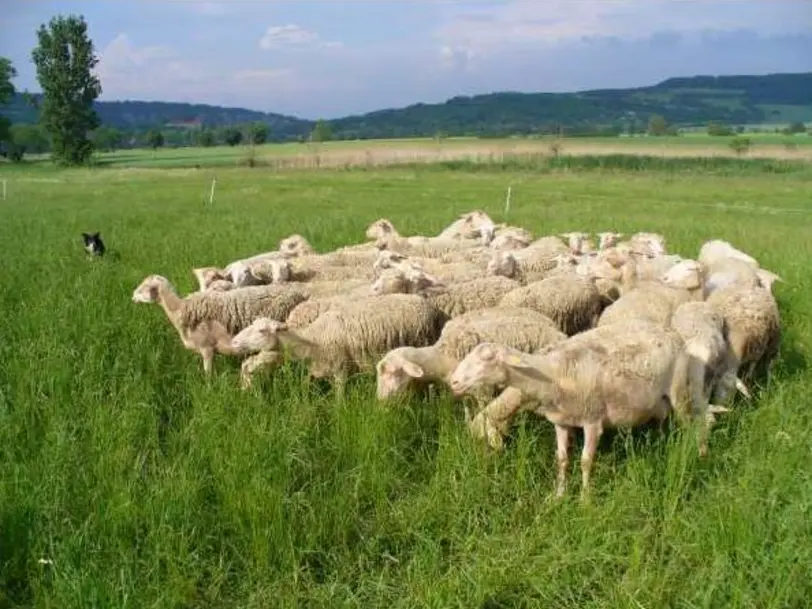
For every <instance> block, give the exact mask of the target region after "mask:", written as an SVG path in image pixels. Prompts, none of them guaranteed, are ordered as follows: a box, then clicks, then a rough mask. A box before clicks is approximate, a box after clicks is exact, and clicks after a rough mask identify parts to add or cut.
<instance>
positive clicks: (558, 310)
mask: <svg viewBox="0 0 812 609" xmlns="http://www.w3.org/2000/svg"><path fill="white" fill-rule="evenodd" d="M499 305H500V306H503V307H528V308H530V309H533V310H535V311H538V312H539V313H542V314H544V315H546V316H547V317H549V318H550V319H552V320H553V321H554V322H555V323H556V324H557V325H558V327H559V328H560V329H561V331H562V332H564V333H565V334H567V335H568V336H572V335H573V334H577V333H578V332H583V331H584V330H588V329H589V328H592V327H593V326H594V325H595V324H596V323H597V321H598V317H599V315H600V314H601V310H602V307H603V301H602V298H601V294H600V292H598V288H597V287H596V286H595V281H594V279H590V278H583V277H580V276H578V275H576V274H575V273H562V274H559V275H553V276H551V277H548V278H547V279H543V280H541V281H537V282H535V283H531V284H528V285H526V286H522V287H517V288H516V289H515V290H513V291H511V292H509V293H507V294H505V296H504V297H503V298H502V300H501V301H500V302H499Z"/></svg>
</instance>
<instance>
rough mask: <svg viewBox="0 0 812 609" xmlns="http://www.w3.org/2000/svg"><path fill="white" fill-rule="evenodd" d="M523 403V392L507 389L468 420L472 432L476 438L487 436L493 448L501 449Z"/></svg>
mask: <svg viewBox="0 0 812 609" xmlns="http://www.w3.org/2000/svg"><path fill="white" fill-rule="evenodd" d="M521 405H522V394H521V392H519V391H518V390H516V389H511V388H508V389H505V390H504V391H502V392H501V393H500V394H499V395H498V396H496V397H495V398H494V399H493V400H491V401H490V402H489V403H488V404H487V405H486V406H485V407H484V408H483V409H481V410H480V411H479V412H478V413H477V415H476V416H475V417H474V418H473V419H471V421H470V422H468V428H469V430H470V432H471V434H472V435H473V436H474V437H475V438H482V437H485V438H487V440H488V444H489V445H490V447H491V448H494V449H496V450H501V449H502V448H503V446H504V442H503V438H504V436H505V435H507V428H508V426H509V425H510V421H511V420H512V418H513V416H514V415H515V414H516V412H518V410H519V409H520V408H521Z"/></svg>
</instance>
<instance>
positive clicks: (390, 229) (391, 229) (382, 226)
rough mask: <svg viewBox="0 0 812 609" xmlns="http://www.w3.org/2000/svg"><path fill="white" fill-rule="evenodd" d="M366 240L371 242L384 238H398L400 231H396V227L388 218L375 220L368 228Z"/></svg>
mask: <svg viewBox="0 0 812 609" xmlns="http://www.w3.org/2000/svg"><path fill="white" fill-rule="evenodd" d="M365 234H366V238H367V239H371V240H378V239H381V238H383V237H389V236H393V237H397V236H398V231H396V230H395V225H394V224H392V222H390V221H389V220H387V219H386V218H381V219H380V220H375V222H373V223H372V224H370V225H369V226H368V227H367V232H366V233H365Z"/></svg>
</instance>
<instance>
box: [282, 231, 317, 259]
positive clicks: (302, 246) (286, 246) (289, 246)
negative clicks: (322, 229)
mask: <svg viewBox="0 0 812 609" xmlns="http://www.w3.org/2000/svg"><path fill="white" fill-rule="evenodd" d="M279 251H280V252H282V255H284V256H288V257H295V256H304V255H306V254H312V253H313V248H312V247H310V244H309V243H308V242H307V239H305V238H304V237H302V236H301V235H291V236H290V237H285V238H284V239H282V241H280V242H279Z"/></svg>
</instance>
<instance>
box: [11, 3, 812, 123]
mask: <svg viewBox="0 0 812 609" xmlns="http://www.w3.org/2000/svg"><path fill="white" fill-rule="evenodd" d="M4 5H5V6H4V7H3V14H2V16H0V55H2V56H6V57H9V58H10V59H11V60H12V61H13V63H14V65H15V67H16V68H17V71H18V72H19V76H18V78H17V79H16V81H15V84H16V86H17V87H18V89H26V88H27V89H29V90H38V87H37V84H36V78H35V73H34V68H33V65H32V64H31V62H30V56H31V49H32V47H33V46H34V44H35V31H36V29H37V27H38V26H39V24H41V23H44V22H47V21H48V20H49V19H50V18H51V17H52V16H53V15H55V14H67V13H79V14H83V15H84V16H85V19H86V20H87V22H88V24H89V32H90V36H91V38H92V39H93V41H94V44H95V46H96V51H97V53H98V55H99V56H100V59H101V61H100V63H99V65H98V67H97V72H98V74H99V76H100V77H101V81H102V88H103V94H102V97H101V99H103V100H113V99H138V100H159V101H185V102H200V103H212V104H221V105H236V106H242V107H248V108H253V109H257V110H263V111H268V112H279V113H283V114H292V115H295V116H301V117H306V118H317V117H325V118H332V117H336V116H341V115H345V114H354V113H361V112H367V111H371V110H376V109H381V108H385V107H398V106H404V105H408V104H411V103H416V102H421V101H422V102H439V101H443V100H445V99H447V98H449V97H453V96H454V95H460V94H463V95H472V94H476V93H487V92H491V91H499V90H513V91H572V90H578V89H587V88H599V87H600V88H603V87H627V86H641V85H647V84H654V83H655V82H657V81H660V80H662V79H664V78H668V77H670V76H690V75H694V74H764V73H769V72H802V71H812V1H810V0H789V1H785V0H398V1H390V0H354V1H349V2H341V1H339V0H334V1H325V0H289V1H284V0H220V1H212V2H199V1H194V0H162V1H159V0H131V1H128V0H114V1H113V0H96V1H92V2H82V1H72V2H71V1H66V0H63V1H48V0H7V2H5V3H4Z"/></svg>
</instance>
